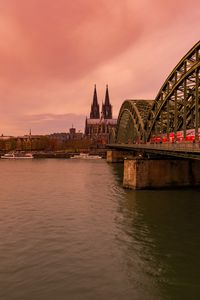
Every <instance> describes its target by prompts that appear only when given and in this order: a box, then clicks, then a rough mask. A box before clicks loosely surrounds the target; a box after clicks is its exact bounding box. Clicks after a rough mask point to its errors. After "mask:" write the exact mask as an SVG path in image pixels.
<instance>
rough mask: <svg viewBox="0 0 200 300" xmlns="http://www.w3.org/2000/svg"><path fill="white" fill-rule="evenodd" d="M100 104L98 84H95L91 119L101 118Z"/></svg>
mask: <svg viewBox="0 0 200 300" xmlns="http://www.w3.org/2000/svg"><path fill="white" fill-rule="evenodd" d="M99 118H100V114H99V104H98V98H97V90H96V84H95V85H94V94H93V101H92V105H91V111H90V119H99Z"/></svg>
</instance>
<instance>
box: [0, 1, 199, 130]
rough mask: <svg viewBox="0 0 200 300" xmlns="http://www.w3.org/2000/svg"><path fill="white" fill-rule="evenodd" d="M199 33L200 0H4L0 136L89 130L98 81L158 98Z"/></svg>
mask: <svg viewBox="0 0 200 300" xmlns="http://www.w3.org/2000/svg"><path fill="white" fill-rule="evenodd" d="M199 37H200V2H199V1H198V0H191V1H190V2H189V3H188V1H187V2H186V1H185V0H182V1H180V0H177V1H174V0H168V1H165V0H140V1H136V0H123V1H116V0H99V1H94V0H84V1H83V0H74V1H69V0H57V1H51V0H28V1H27V0H1V3H0V65H1V68H0V102H1V109H0V119H1V127H0V128H1V130H0V134H1V133H3V134H4V135H17V134H25V133H27V132H28V131H29V129H30V128H31V129H32V132H33V133H35V134H40V133H42V134H44V133H49V132H58V131H60V132H61V131H67V130H68V128H69V126H71V124H72V123H73V124H74V126H75V127H76V128H77V129H83V127H84V120H85V117H86V115H88V114H89V110H90V105H91V101H92V94H93V87H94V84H96V85H97V93H98V99H99V102H100V103H101V101H102V100H103V99H104V96H105V87H106V84H108V85H109V91H110V98H111V102H112V104H113V111H114V115H115V116H117V115H118V111H119V108H120V106H121V104H122V102H123V100H125V99H138V98H141V99H154V98H155V96H156V94H157V92H158V91H159V88H160V87H161V85H162V84H163V82H164V80H165V79H166V77H167V76H168V74H169V73H170V72H171V70H172V69H173V68H174V66H175V65H176V64H177V63H178V62H179V60H180V59H181V58H182V56H183V55H185V54H186V52H187V51H188V50H189V49H190V48H191V47H192V46H193V45H194V44H195V43H196V42H197V41H198V40H199Z"/></svg>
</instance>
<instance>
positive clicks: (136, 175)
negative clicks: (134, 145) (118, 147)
mask: <svg viewBox="0 0 200 300" xmlns="http://www.w3.org/2000/svg"><path fill="white" fill-rule="evenodd" d="M123 186H124V187H125V188H131V189H147V188H165V187H166V188H167V187H168V188H169V187H181V186H184V187H189V186H200V161H199V160H175V159H163V160H160V159H159V160H149V159H126V160H124V178H123Z"/></svg>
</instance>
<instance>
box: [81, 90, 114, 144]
mask: <svg viewBox="0 0 200 300" xmlns="http://www.w3.org/2000/svg"><path fill="white" fill-rule="evenodd" d="M116 124H117V119H114V118H113V115H112V105H111V103H110V97H109V91H108V85H107V86H106V94H105V101H104V102H103V103H102V108H101V113H100V110H99V103H98V97H97V89H96V85H95V86H94V94H93V101H92V104H91V111H90V118H86V121H85V136H86V137H90V138H91V139H95V140H98V141H99V142H100V143H106V142H107V140H108V136H109V133H110V130H111V129H112V128H113V127H115V126H116Z"/></svg>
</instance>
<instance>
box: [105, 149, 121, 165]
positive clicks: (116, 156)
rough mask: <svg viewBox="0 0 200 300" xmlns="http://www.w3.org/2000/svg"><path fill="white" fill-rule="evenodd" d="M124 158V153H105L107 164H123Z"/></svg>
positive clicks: (110, 151)
mask: <svg viewBox="0 0 200 300" xmlns="http://www.w3.org/2000/svg"><path fill="white" fill-rule="evenodd" d="M124 157H125V153H124V152H123V151H117V150H108V151H107V162H109V163H115V162H123V161H124Z"/></svg>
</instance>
